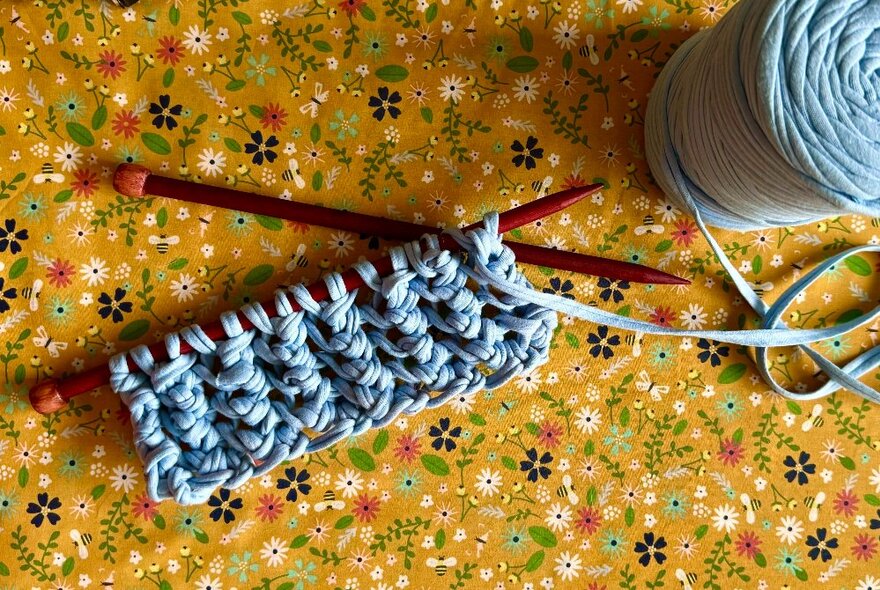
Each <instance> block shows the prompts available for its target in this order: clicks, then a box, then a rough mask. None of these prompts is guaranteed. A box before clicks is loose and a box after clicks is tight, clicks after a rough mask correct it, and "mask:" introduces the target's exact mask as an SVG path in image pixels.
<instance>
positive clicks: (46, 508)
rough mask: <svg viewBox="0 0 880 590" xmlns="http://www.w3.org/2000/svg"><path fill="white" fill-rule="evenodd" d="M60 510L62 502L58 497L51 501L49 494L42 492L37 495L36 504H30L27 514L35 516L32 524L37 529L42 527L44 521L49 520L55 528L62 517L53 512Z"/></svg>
mask: <svg viewBox="0 0 880 590" xmlns="http://www.w3.org/2000/svg"><path fill="white" fill-rule="evenodd" d="M59 508H61V500H59V499H58V497H57V496H56V497H54V498H52V499H51V500H50V499H49V494H47V493H46V492H41V493H39V494H37V501H36V502H29V503H28V507H27V513H28V514H33V515H34V517H33V518H32V519H31V524H32V525H34V526H35V527H38V528H39V527H40V526H42V524H43V520H44V519H45V520H48V521H49V524H51V525H52V526H55V525H56V524H58V521H59V520H61V517H60V516H58V515H57V514H56V513H55V512H53V511H54V510H58V509H59Z"/></svg>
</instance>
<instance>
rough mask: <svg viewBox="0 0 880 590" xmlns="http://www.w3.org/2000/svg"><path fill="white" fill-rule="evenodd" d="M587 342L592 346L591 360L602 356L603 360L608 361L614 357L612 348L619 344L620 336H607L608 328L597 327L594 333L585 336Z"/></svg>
mask: <svg viewBox="0 0 880 590" xmlns="http://www.w3.org/2000/svg"><path fill="white" fill-rule="evenodd" d="M587 342H588V343H589V344H592V346H591V347H590V355H591V356H592V357H593V358H599V355H602V358H604V359H610V358H611V357H613V356H614V348H612V347H614V346H617V345H618V344H620V336H617V335H616V334H615V335H614V336H611V337H609V336H608V326H599V327H598V328H597V329H596V332H595V333H594V332H590V335H589V336H587Z"/></svg>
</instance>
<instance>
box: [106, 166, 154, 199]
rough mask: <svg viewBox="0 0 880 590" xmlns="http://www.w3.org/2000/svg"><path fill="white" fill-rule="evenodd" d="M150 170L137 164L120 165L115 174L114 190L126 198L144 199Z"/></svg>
mask: <svg viewBox="0 0 880 590" xmlns="http://www.w3.org/2000/svg"><path fill="white" fill-rule="evenodd" d="M150 174H151V173H150V169H149V168H145V167H143V166H139V165H137V164H120V165H119V166H117V167H116V172H115V173H114V174H113V188H114V189H116V192H118V193H119V194H121V195H125V196H126V197H143V196H144V195H145V194H147V192H146V185H147V179H148V178H149V177H150Z"/></svg>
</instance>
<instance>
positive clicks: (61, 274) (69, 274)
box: [46, 258, 76, 288]
mask: <svg viewBox="0 0 880 590" xmlns="http://www.w3.org/2000/svg"><path fill="white" fill-rule="evenodd" d="M75 275H76V268H74V266H73V264H71V263H70V261H69V260H61V259H60V258H56V259H55V260H54V261H53V262H52V264H50V265H49V266H48V267H47V268H46V278H48V279H49V284H50V285H52V286H53V287H59V288H64V287H67V286H68V285H70V283H71V281H72V280H73V277H74V276H75Z"/></svg>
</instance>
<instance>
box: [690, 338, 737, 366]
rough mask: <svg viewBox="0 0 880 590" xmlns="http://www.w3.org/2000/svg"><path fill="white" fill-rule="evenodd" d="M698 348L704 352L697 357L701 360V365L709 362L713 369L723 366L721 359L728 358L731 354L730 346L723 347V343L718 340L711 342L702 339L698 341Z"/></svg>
mask: <svg viewBox="0 0 880 590" xmlns="http://www.w3.org/2000/svg"><path fill="white" fill-rule="evenodd" d="M697 348H699V349H700V350H701V351H702V352H700V354H698V355H697V358H698V359H700V362H701V363H705V362H707V361H709V364H711V365H712V366H713V367H717V366H718V365H720V364H721V357H723V356H727V355H729V354H730V347H729V346H721V343H720V342H718V341H717V340H712V341H711V342H709V341H708V340H706V339H705V338H700V339H699V340H698V341H697Z"/></svg>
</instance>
